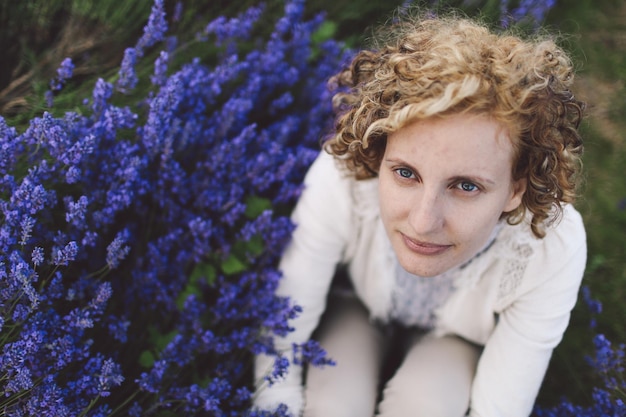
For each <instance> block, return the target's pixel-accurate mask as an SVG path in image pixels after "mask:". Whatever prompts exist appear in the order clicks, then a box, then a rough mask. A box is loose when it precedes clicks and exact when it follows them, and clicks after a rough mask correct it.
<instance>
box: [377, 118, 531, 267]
mask: <svg viewBox="0 0 626 417" xmlns="http://www.w3.org/2000/svg"><path fill="white" fill-rule="evenodd" d="M512 165H513V146H512V144H511V141H510V139H509V138H508V136H507V133H506V130H505V129H504V128H502V127H501V125H500V124H498V123H497V122H496V121H494V120H492V119H490V118H488V117H487V116H483V115H461V114H459V115H454V116H450V117H446V118H443V119H434V118H433V119H427V120H422V121H418V122H414V123H412V124H410V125H408V126H405V127H403V128H402V129H399V130H398V131H396V132H394V133H393V134H392V135H390V136H389V138H388V140H387V147H386V149H385V154H384V156H383V160H382V163H381V166H380V172H379V196H380V210H381V217H382V221H383V224H384V226H385V230H386V232H387V235H388V236H389V239H390V241H391V244H392V246H393V249H394V251H395V253H396V255H397V257H398V261H399V262H400V264H401V265H402V267H403V268H404V269H406V270H407V271H408V272H410V273H413V274H415V275H420V276H429V277H430V276H436V275H439V274H441V273H443V272H445V271H447V270H449V269H451V268H454V267H456V266H459V265H461V264H463V263H464V262H466V261H468V260H469V259H471V258H472V257H473V256H474V255H475V254H476V253H477V252H478V251H480V250H481V249H482V248H483V247H484V246H485V245H486V244H487V243H488V242H487V241H488V239H489V236H490V235H491V233H492V231H493V229H494V227H495V225H496V224H497V222H498V220H499V218H500V216H501V214H502V213H503V212H507V211H511V210H513V209H515V208H516V207H517V206H519V204H520V203H521V199H522V196H523V194H524V191H525V190H526V182H525V180H519V181H513V180H512V177H511V172H512Z"/></svg>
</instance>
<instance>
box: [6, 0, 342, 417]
mask: <svg viewBox="0 0 626 417" xmlns="http://www.w3.org/2000/svg"><path fill="white" fill-rule="evenodd" d="M303 8H304V4H303V1H300V0H294V1H290V2H288V3H287V4H286V6H285V14H284V16H283V17H281V18H280V19H279V20H278V21H277V22H276V24H275V27H274V30H273V32H272V33H271V35H270V36H269V39H265V40H263V39H259V38H256V37H254V30H255V22H256V21H257V20H258V19H259V18H260V17H261V16H262V13H263V10H262V8H260V7H253V8H251V9H249V10H248V11H247V12H245V13H243V14H241V15H240V16H238V17H236V18H234V19H226V18H218V19H216V20H214V21H213V22H211V23H210V24H208V25H207V26H206V29H205V30H204V32H203V33H201V34H199V36H196V38H195V40H193V41H185V42H186V43H185V42H181V41H180V40H178V41H177V40H176V39H175V38H174V37H173V36H167V30H168V21H167V18H166V15H165V11H164V5H163V1H162V0H156V1H155V3H154V6H153V9H152V14H151V16H150V18H149V20H148V24H147V25H146V27H145V29H144V34H143V36H142V37H141V38H140V39H139V41H138V42H137V44H136V45H135V46H134V47H132V48H128V49H127V50H126V52H125V54H124V59H123V61H122V64H121V67H120V70H119V73H118V74H117V76H116V77H114V78H113V79H111V80H105V79H99V80H98V81H97V82H96V84H95V86H94V89H93V93H92V95H91V97H89V98H87V99H86V100H85V103H84V105H82V106H78V107H77V109H76V110H75V111H71V112H65V113H63V114H60V115H53V113H52V112H53V111H54V108H51V111H50V112H46V113H44V114H43V115H41V116H40V117H36V118H33V119H32V120H31V122H30V125H29V126H28V128H27V129H26V130H25V131H24V132H21V133H18V132H17V131H16V129H15V128H13V127H11V126H8V125H7V123H6V122H5V121H4V119H0V149H1V156H0V176H1V178H2V180H1V182H0V209H1V216H2V217H1V225H0V247H1V249H2V250H1V251H0V266H1V267H0V326H1V333H0V347H1V349H2V350H1V353H0V391H1V393H2V396H1V397H0V413H2V414H3V415H7V416H30V415H42V416H105V415H131V416H139V415H186V416H193V415H207V413H211V414H210V415H231V416H236V415H243V414H245V413H248V411H246V410H247V409H248V407H249V405H250V396H251V357H252V355H253V354H257V353H261V352H265V353H268V354H271V355H275V356H276V358H277V365H279V366H277V372H280V370H281V369H280V368H281V366H288V363H289V362H292V361H298V362H306V361H307V360H312V361H314V362H315V363H321V364H323V363H325V361H324V359H323V355H321V352H320V349H319V347H318V346H317V345H315V344H307V345H305V346H295V347H294V352H277V351H275V349H274V347H273V342H272V339H271V337H269V336H268V334H270V333H275V334H279V335H280V334H285V333H286V332H288V331H289V330H290V328H289V325H288V322H287V320H288V319H290V318H293V317H294V316H295V315H296V314H297V313H298V311H299V310H298V307H297V306H294V305H292V304H291V303H290V302H289V300H287V299H285V298H280V297H276V296H275V294H274V289H275V287H276V285H277V282H278V280H279V279H280V273H279V272H278V271H277V270H276V264H277V258H278V256H279V255H280V253H281V251H282V249H283V247H284V245H285V244H286V242H287V241H288V239H289V236H290V232H291V231H292V229H293V227H294V226H293V225H292V224H291V222H290V220H289V219H288V214H289V208H290V206H291V205H292V204H293V202H294V200H295V198H296V197H297V196H298V194H299V192H300V189H301V180H302V177H303V174H304V172H305V171H306V169H307V167H308V165H309V164H310V163H311V162H312V160H313V159H314V157H315V156H316V153H317V149H318V145H317V143H318V141H319V139H320V137H322V136H323V134H324V131H325V129H326V128H327V127H328V122H329V121H330V120H331V117H330V97H329V93H328V90H327V89H326V80H327V78H328V77H329V76H330V75H331V74H332V73H334V72H335V71H336V69H337V67H338V65H339V63H340V62H341V61H342V60H343V55H344V54H343V52H342V50H341V46H340V45H339V44H337V43H336V42H333V41H323V42H320V43H317V44H313V43H312V42H311V35H312V34H313V33H314V32H315V30H316V29H317V27H318V26H319V25H320V23H321V22H322V17H321V16H318V17H316V18H314V19H313V20H310V21H306V20H304V19H303ZM177 13H180V6H178V7H177ZM193 42H195V43H197V42H205V44H206V45H210V48H209V47H208V46H207V49H211V48H213V49H214V48H215V47H217V48H218V50H217V52H216V53H215V54H213V56H212V57H211V60H206V59H205V60H202V59H200V58H199V57H198V58H194V59H191V60H187V61H185V62H183V63H182V64H180V65H176V64H175V62H177V61H176V59H177V57H178V56H179V54H181V52H180V51H183V50H185V48H187V49H189V44H190V43H193ZM177 44H179V46H178V47H176V46H175V45H177ZM314 49H315V50H316V52H320V51H321V52H322V53H315V54H314V53H313V50H314ZM181 56H182V54H181ZM152 57H156V58H155V60H154V70H153V73H152V74H151V75H150V76H149V77H144V78H142V77H141V74H140V73H139V72H138V71H137V69H138V67H139V66H140V65H142V62H145V60H146V59H149V58H152ZM313 57H315V58H313ZM313 59H315V61H313ZM142 60H143V61H142ZM208 62H212V64H211V65H209V64H208ZM72 68H73V67H72V63H71V61H69V60H66V61H64V62H63V65H62V67H61V68H60V69H59V71H58V77H57V78H55V80H53V82H52V83H51V90H50V92H49V93H48V95H47V99H48V102H49V103H50V104H51V105H52V102H53V99H54V95H55V94H58V93H59V91H60V90H61V89H62V88H63V85H64V84H66V83H68V82H71V80H70V81H68V78H70V77H71V72H72ZM145 78H147V79H145ZM142 83H143V84H142ZM142 85H143V86H148V87H147V89H145V90H142V88H143V87H141V86H142ZM124 101H125V102H130V103H131V104H127V105H121V104H118V103H122V102H124ZM285 359H287V361H285ZM269 377H270V378H271V375H270V376H269ZM287 413H288V410H286V409H285V408H284V407H280V408H279V409H278V410H276V412H275V413H274V414H275V415H287ZM250 415H268V413H261V412H250Z"/></svg>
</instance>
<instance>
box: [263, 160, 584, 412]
mask: <svg viewBox="0 0 626 417" xmlns="http://www.w3.org/2000/svg"><path fill="white" fill-rule="evenodd" d="M377 187H378V184H377V179H371V180H365V181H356V180H354V179H353V178H351V177H350V176H348V175H346V174H345V173H344V172H343V171H341V170H340V169H339V168H338V166H337V164H336V163H335V161H334V159H333V158H332V157H331V156H329V155H327V154H325V153H322V154H320V157H318V159H317V160H316V161H315V163H314V164H313V166H312V167H311V169H310V170H309V173H308V174H307V176H306V179H305V190H304V192H303V194H302V196H301V198H300V200H299V202H298V204H297V206H296V209H295V210H294V213H293V219H294V221H295V223H296V225H297V228H296V230H295V231H294V234H293V239H292V241H291V243H290V245H289V247H288V248H287V250H286V252H285V254H284V255H283V258H282V260H281V264H280V268H281V270H282V271H283V274H284V277H283V279H282V281H281V285H280V288H279V290H278V293H279V294H280V295H284V296H288V297H290V298H291V299H292V300H294V301H295V302H296V303H297V304H298V305H300V306H302V308H303V313H302V314H301V315H300V316H299V317H298V318H297V319H296V320H294V322H293V326H294V327H295V331H293V332H292V333H290V334H289V335H288V337H286V338H276V344H277V346H278V347H279V348H283V349H285V350H288V349H289V348H290V346H291V344H292V343H293V342H304V341H306V340H308V338H309V337H310V336H311V333H312V332H313V330H314V329H315V328H316V326H317V324H318V322H319V319H320V316H321V314H322V313H323V311H324V309H325V307H326V306H325V300H326V296H327V293H328V291H329V286H330V283H331V280H332V278H333V276H334V272H335V268H336V266H337V265H339V264H346V265H347V266H348V271H349V274H350V277H351V279H352V283H353V285H354V288H355V291H356V294H357V296H358V297H359V298H360V299H361V301H362V302H363V303H364V304H365V305H366V306H367V308H368V309H369V311H370V314H371V317H372V319H377V320H382V321H386V320H388V319H389V315H390V312H391V310H392V305H393V293H394V291H393V287H394V285H395V283H396V277H395V268H396V265H397V261H396V258H395V254H394V252H393V250H392V248H391V244H390V242H389V240H388V238H387V236H386V233H385V231H384V228H383V225H382V222H381V221H380V216H379V208H378V195H377ZM586 253H587V249H586V238H585V230H584V227H583V223H582V219H581V217H580V215H579V213H578V212H577V211H576V210H575V209H574V208H573V207H572V206H569V205H566V206H564V210H563V216H562V218H561V219H560V221H559V222H557V223H555V224H554V225H552V226H550V227H548V229H547V234H546V237H545V238H543V239H537V238H535V237H534V236H533V234H532V233H531V230H530V227H529V225H528V224H527V223H522V224H520V225H516V226H511V225H508V224H505V225H504V226H503V227H501V229H500V230H499V231H498V233H497V236H496V238H495V240H494V242H493V244H492V246H491V247H490V248H489V250H488V251H486V252H485V253H484V254H482V255H481V256H478V257H476V258H475V259H474V260H472V262H470V263H469V264H468V265H466V266H465V267H464V268H462V270H460V271H459V276H458V277H457V278H455V280H454V282H455V289H454V292H453V293H452V294H451V295H450V296H449V297H447V298H446V300H445V302H443V305H441V306H440V307H439V308H438V309H437V310H436V322H435V328H434V329H433V330H432V331H433V332H435V333H436V334H441V335H443V334H456V335H458V336H461V337H463V338H465V339H467V340H469V341H472V342H475V343H477V344H480V345H484V350H483V353H482V355H481V357H480V360H479V363H478V369H477V373H476V376H475V378H474V382H473V385H472V394H471V404H470V407H471V413H470V415H471V416H480V417H503V416H511V417H513V416H520V417H521V416H528V415H529V414H530V413H531V409H532V406H533V403H534V401H535V398H536V395H537V392H538V390H539V387H540V385H541V381H542V379H543V376H544V374H545V371H546V369H547V366H548V362H549V360H550V356H551V354H552V350H553V349H554V347H555V346H556V345H557V344H558V343H559V342H560V341H561V338H562V336H563V332H564V331H565V328H566V327H567V324H568V321H569V316H570V312H571V310H572V308H573V307H574V304H575V302H576V298H577V294H578V289H579V286H580V282H581V279H582V276H583V272H584V268H585V262H586ZM272 363H273V361H272V359H271V358H268V357H266V356H260V357H258V358H257V360H256V366H255V368H256V369H255V370H256V376H257V380H262V377H263V375H264V374H265V373H266V372H268V371H269V369H271V366H272ZM290 369H291V371H290V372H289V374H288V376H287V377H286V378H285V379H284V380H283V381H281V382H279V383H277V384H274V385H273V386H272V387H267V386H259V387H258V389H257V393H256V397H255V404H256V405H257V406H258V407H259V408H264V409H269V408H271V407H273V406H275V405H277V404H278V403H281V402H283V403H286V404H287V405H288V406H289V407H290V409H291V411H292V412H295V415H299V413H300V411H301V409H302V402H303V401H302V386H301V384H302V381H301V369H300V368H299V367H297V366H291V367H290Z"/></svg>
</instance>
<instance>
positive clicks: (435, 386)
mask: <svg viewBox="0 0 626 417" xmlns="http://www.w3.org/2000/svg"><path fill="white" fill-rule="evenodd" d="M480 352H481V348H480V347H479V346H476V345H474V344H472V343H470V342H467V341H465V340H463V339H461V338H459V337H456V336H443V337H434V336H433V335H430V334H427V335H426V336H423V337H422V338H416V341H415V342H414V343H413V345H412V346H411V347H410V348H409V350H408V352H407V355H406V358H405V359H404V361H403V362H402V364H401V365H400V367H399V368H398V370H397V371H396V373H395V375H394V376H393V377H392V378H391V380H390V381H389V382H388V383H387V385H386V387H385V389H384V391H383V399H382V402H381V403H380V406H379V410H380V414H379V416H380V417H462V416H464V415H465V413H466V411H467V408H468V406H469V399H470V389H471V385H472V380H473V379H474V374H475V372H476V364H477V363H478V358H479V356H480Z"/></svg>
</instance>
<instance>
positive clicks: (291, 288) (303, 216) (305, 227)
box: [255, 152, 352, 415]
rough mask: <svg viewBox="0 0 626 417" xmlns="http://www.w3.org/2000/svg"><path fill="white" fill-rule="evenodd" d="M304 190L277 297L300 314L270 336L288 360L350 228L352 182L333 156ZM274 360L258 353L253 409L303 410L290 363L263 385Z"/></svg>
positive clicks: (316, 311) (319, 305) (319, 162)
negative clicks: (286, 331) (283, 372)
mask: <svg viewBox="0 0 626 417" xmlns="http://www.w3.org/2000/svg"><path fill="white" fill-rule="evenodd" d="M304 186H305V188H304V190H303V192H302V195H301V197H300V199H299V200H298V203H297V205H296V207H295V209H294V212H293V215H292V219H293V221H294V222H295V224H296V229H295V230H294V232H293V235H292V240H291V242H290V243H289V245H288V247H287V249H286V251H285V253H284V254H283V257H282V259H281V262H280V270H281V271H282V273H283V278H282V279H281V282H280V284H279V288H278V290H277V294H278V295H280V296H285V297H289V298H290V300H291V301H292V302H293V303H295V304H297V305H299V306H301V307H302V309H303V311H302V313H301V314H300V316H299V317H297V318H296V319H295V320H294V321H293V323H292V327H293V328H294V330H293V331H292V332H290V333H289V334H288V335H287V336H286V337H279V336H275V337H274V343H275V347H276V349H277V350H278V351H284V352H286V356H287V357H288V358H291V347H292V344H293V343H302V342H305V341H307V340H308V339H309V338H310V337H311V334H312V332H313V330H314V329H315V328H316V327H317V324H318V322H319V319H320V316H321V314H322V313H323V312H324V310H325V308H326V296H327V294H328V290H329V287H330V283H331V281H332V278H333V276H334V273H335V268H336V266H337V264H338V263H340V262H341V259H342V255H343V252H344V250H345V247H346V242H347V241H348V239H349V236H350V233H351V230H352V221H351V197H350V196H351V194H350V180H349V179H348V178H347V177H345V175H344V174H343V173H342V172H341V171H340V170H339V169H338V167H337V166H336V163H335V160H334V158H333V157H332V156H330V155H328V154H326V153H325V152H322V153H321V154H320V156H319V157H318V158H317V159H316V160H315V162H314V163H313V165H312V166H311V168H310V169H309V172H308V173H307V175H306V178H305V181H304ZM273 364H274V357H270V356H267V355H260V356H259V357H257V358H256V361H255V379H256V381H257V394H256V396H255V405H256V406H257V407H259V408H261V409H274V408H275V407H276V406H278V404H280V403H281V402H282V403H285V404H287V405H288V406H289V408H290V411H291V412H292V413H294V415H298V414H299V412H300V409H301V408H302V387H301V384H302V381H301V367H300V366H298V365H293V364H291V365H290V366H289V372H288V374H287V375H286V376H285V378H284V379H283V380H281V381H280V382H277V383H274V384H273V385H272V386H269V385H268V384H267V382H265V381H264V377H265V376H266V375H268V374H269V373H270V372H271V370H272V368H273Z"/></svg>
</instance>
